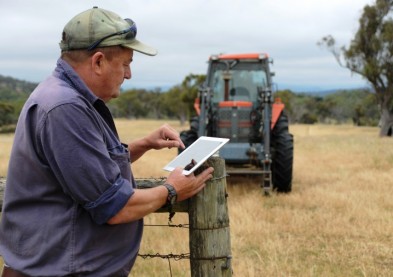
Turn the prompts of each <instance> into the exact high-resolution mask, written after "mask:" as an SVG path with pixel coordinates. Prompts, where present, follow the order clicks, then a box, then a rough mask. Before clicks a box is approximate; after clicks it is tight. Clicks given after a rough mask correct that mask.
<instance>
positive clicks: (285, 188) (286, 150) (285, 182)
mask: <svg viewBox="0 0 393 277" xmlns="http://www.w3.org/2000/svg"><path fill="white" fill-rule="evenodd" d="M271 149H272V166H271V170H272V183H273V190H275V191H277V192H284V193H288V192H290V191H291V190H292V168H293V136H292V134H290V133H289V130H288V118H287V116H286V115H285V114H284V112H282V113H281V115H280V117H279V118H278V120H277V123H276V125H275V126H274V128H273V131H272V136H271Z"/></svg>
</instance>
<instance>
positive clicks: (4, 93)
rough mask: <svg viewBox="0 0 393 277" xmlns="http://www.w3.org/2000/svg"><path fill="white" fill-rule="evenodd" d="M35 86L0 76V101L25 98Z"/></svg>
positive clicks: (35, 84)
mask: <svg viewBox="0 0 393 277" xmlns="http://www.w3.org/2000/svg"><path fill="white" fill-rule="evenodd" d="M37 85H38V83H32V82H27V81H22V80H18V79H15V78H12V77H6V76H2V75H0V101H13V100H18V99H23V98H27V96H28V95H29V94H30V93H31V92H32V91H33V90H34V89H35V88H36V87H37Z"/></svg>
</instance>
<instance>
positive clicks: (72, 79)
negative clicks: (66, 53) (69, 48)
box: [53, 58, 100, 104]
mask: <svg viewBox="0 0 393 277" xmlns="http://www.w3.org/2000/svg"><path fill="white" fill-rule="evenodd" d="M53 75H54V76H55V77H57V78H60V79H62V80H63V81H65V82H66V83H67V84H69V85H70V86H71V87H73V88H74V89H75V91H77V92H78V93H79V94H81V96H83V97H84V98H85V99H87V100H88V101H89V102H90V103H91V104H94V102H96V101H97V100H100V99H99V98H98V97H97V96H96V95H95V94H94V93H93V92H92V91H91V90H90V89H89V88H88V87H87V86H86V84H85V82H84V81H83V80H82V79H81V78H80V77H79V75H78V74H77V73H76V72H75V70H74V69H73V68H72V67H71V66H70V65H69V64H68V63H67V62H66V61H65V60H63V59H62V58H59V59H58V60H57V66H56V69H55V71H54V72H53Z"/></svg>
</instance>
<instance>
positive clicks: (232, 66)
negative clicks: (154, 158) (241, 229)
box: [181, 53, 293, 194]
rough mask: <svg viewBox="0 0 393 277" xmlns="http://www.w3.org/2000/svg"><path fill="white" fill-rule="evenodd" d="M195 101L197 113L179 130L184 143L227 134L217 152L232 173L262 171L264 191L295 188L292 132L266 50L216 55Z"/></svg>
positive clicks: (210, 63)
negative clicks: (275, 94) (276, 91)
mask: <svg viewBox="0 0 393 277" xmlns="http://www.w3.org/2000/svg"><path fill="white" fill-rule="evenodd" d="M208 64H209V65H208V71H207V76H206V80H205V83H204V84H203V86H202V87H201V88H200V90H199V93H198V97H197V99H196V100H195V104H194V107H195V110H196V112H197V115H198V116H197V117H194V118H192V119H191V120H190V126H191V128H190V130H187V131H183V132H181V138H182V140H183V142H184V143H185V145H186V146H188V145H190V144H191V143H192V142H194V141H195V140H196V139H197V138H198V137H199V136H212V137H223V138H229V139H230V141H229V143H227V144H226V145H225V146H224V147H223V148H222V149H220V152H219V155H220V156H221V157H222V158H223V159H225V163H226V167H227V168H226V169H227V173H228V174H229V175H230V176H231V175H238V174H240V175H261V176H263V178H262V184H261V187H262V188H263V190H264V192H265V193H266V194H268V193H269V192H270V191H271V190H272V189H273V190H275V191H277V192H290V191H291V189H292V165H293V136H292V134H290V133H289V130H288V118H287V116H286V115H285V112H284V104H283V103H281V101H280V99H275V100H273V90H272V87H273V83H272V75H273V73H271V72H270V67H269V65H270V60H269V57H268V55H267V54H260V53H252V54H226V55H213V56H211V57H210V59H209V62H208Z"/></svg>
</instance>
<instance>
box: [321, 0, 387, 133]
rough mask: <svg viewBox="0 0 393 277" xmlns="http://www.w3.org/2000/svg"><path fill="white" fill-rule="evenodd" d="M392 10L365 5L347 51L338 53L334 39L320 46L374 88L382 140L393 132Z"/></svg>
mask: <svg viewBox="0 0 393 277" xmlns="http://www.w3.org/2000/svg"><path fill="white" fill-rule="evenodd" d="M392 10H393V0H376V1H375V3H374V5H366V6H365V7H364V9H363V14H362V16H361V17H360V19H359V29H358V31H357V32H356V34H355V36H354V38H353V39H352V40H351V43H350V46H349V47H348V48H347V47H345V46H343V47H341V48H340V49H337V48H336V42H335V39H334V38H333V37H332V36H331V35H328V36H326V37H323V38H322V40H321V41H320V42H319V43H318V44H319V45H322V46H325V47H326V48H327V49H328V50H329V51H330V52H331V53H332V54H333V55H334V57H335V58H336V60H337V61H338V63H339V65H340V66H342V67H345V68H348V69H349V70H350V71H351V72H353V73H355V74H359V75H360V76H362V77H363V78H365V79H366V80H367V81H368V82H369V83H370V85H371V86H372V87H373V89H374V91H375V96H376V99H377V103H378V105H379V109H380V125H381V130H380V136H387V135H390V134H391V133H392V128H393V18H392ZM343 59H344V60H345V63H343Z"/></svg>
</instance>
